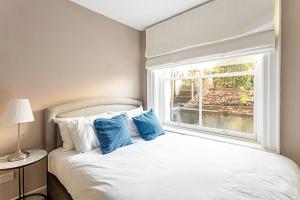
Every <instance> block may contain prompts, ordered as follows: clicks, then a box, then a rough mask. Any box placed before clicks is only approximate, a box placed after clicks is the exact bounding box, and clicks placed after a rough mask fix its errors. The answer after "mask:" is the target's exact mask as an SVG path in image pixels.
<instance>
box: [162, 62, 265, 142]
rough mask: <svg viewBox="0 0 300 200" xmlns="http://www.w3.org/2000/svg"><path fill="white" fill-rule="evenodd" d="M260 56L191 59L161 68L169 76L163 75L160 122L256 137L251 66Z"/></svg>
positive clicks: (253, 68)
mask: <svg viewBox="0 0 300 200" xmlns="http://www.w3.org/2000/svg"><path fill="white" fill-rule="evenodd" d="M261 58H262V56H248V57H240V58H236V59H228V60H219V61H214V62H205V63H193V64H187V65H184V66H177V67H173V68H170V70H169V71H165V73H167V74H166V75H165V76H169V77H170V78H165V79H164V89H163V90H164V91H163V97H164V99H165V100H164V102H165V104H164V106H163V110H164V123H165V124H167V125H173V126H179V127H187V128H194V129H201V130H205V131H209V132H213V133H220V134H226V135H231V136H237V137H243V138H247V139H256V133H255V130H254V118H255V113H254V112H255V110H254V104H255V103H256V100H255V86H256V83H255V81H256V80H257V79H255V69H256V68H257V67H258V64H259V63H260V60H261ZM168 74H169V75H168Z"/></svg>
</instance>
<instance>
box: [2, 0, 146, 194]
mask: <svg viewBox="0 0 300 200" xmlns="http://www.w3.org/2000/svg"><path fill="white" fill-rule="evenodd" d="M143 41H144V39H143V35H142V33H141V32H139V31H136V30H134V29H132V28H129V27H127V26H125V25H122V24H120V23H117V22H115V21H113V20H111V19H108V18H106V17H104V16H101V15H99V14H96V13H93V12H91V11H89V10H87V9H85V8H82V7H80V6H77V5H76V4H73V3H71V2H69V1H67V0H26V1H23V0H21V1H20V0H0V116H1V117H0V155H5V154H7V153H10V152H12V151H14V150H15V146H16V139H17V134H16V131H17V130H16V126H15V125H12V124H7V123H6V122H4V120H3V118H2V116H3V112H4V110H5V106H6V104H7V102H8V100H9V99H11V98H29V99H30V100H31V104H32V107H33V110H34V117H35V122H33V123H29V124H26V125H25V126H24V129H23V133H24V136H23V137H22V140H23V143H22V146H23V148H41V147H43V144H44V124H43V119H44V113H43V109H44V108H46V107H48V106H51V105H55V104H59V103H63V102H67V101H70V100H75V99H79V98H88V97H94V96H112V97H129V98H138V99H142V90H143V87H142V86H141V85H142V84H143V80H142V79H144V72H145V71H144V69H143V59H142V58H143V56H142V52H143V51H144V46H143V45H144V44H143V43H144V42H143ZM45 172H46V163H45V162H42V163H39V164H36V165H34V166H32V167H28V168H27V169H26V173H27V181H26V182H27V187H26V190H27V191H28V190H31V189H33V188H38V187H40V186H43V185H45V180H46V179H45ZM16 194H17V179H15V181H13V182H9V183H6V184H2V185H0V200H4V199H8V198H11V197H13V196H16Z"/></svg>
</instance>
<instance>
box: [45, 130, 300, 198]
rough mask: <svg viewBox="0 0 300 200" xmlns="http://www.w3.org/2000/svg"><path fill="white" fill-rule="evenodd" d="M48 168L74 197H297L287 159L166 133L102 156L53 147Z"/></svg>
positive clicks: (295, 176)
mask: <svg viewBox="0 0 300 200" xmlns="http://www.w3.org/2000/svg"><path fill="white" fill-rule="evenodd" d="M49 171H50V172H51V173H52V174H54V175H55V176H56V177H57V178H58V179H59V180H60V181H61V183H62V184H63V185H64V186H65V187H66V189H67V190H68V191H69V193H70V194H71V195H72V197H73V199H74V200H208V199H209V200H260V199H261V200H299V199H300V172H299V168H298V167H297V165H296V164H295V163H294V162H292V161H291V160H289V159H288V158H286V157H284V156H280V155H276V154H273V153H268V152H265V151H261V150H257V149H252V148H247V147H242V146H238V145H232V144H226V143H221V142H215V141H211V140H206V139H201V138H197V137H191V136H183V135H179V134H172V133H168V134H166V135H164V136H160V137H158V138H156V139H155V140H153V141H150V142H146V141H143V140H141V139H140V140H138V141H137V142H136V143H135V144H132V145H129V146H126V147H123V148H120V149H117V150H116V151H114V152H112V153H110V154H106V155H101V154H100V153H99V149H96V150H93V151H90V152H87V153H82V154H76V153H75V152H74V151H69V152H62V151H61V149H56V150H54V151H53V152H51V153H50V154H49Z"/></svg>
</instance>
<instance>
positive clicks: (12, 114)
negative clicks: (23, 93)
mask: <svg viewBox="0 0 300 200" xmlns="http://www.w3.org/2000/svg"><path fill="white" fill-rule="evenodd" d="M5 119H6V121H8V122H11V123H17V124H18V147H17V151H16V152H15V153H13V154H11V155H9V156H8V161H10V162H13V161H18V160H23V159H25V158H27V157H28V153H24V152H22V151H21V149H20V131H21V124H22V123H26V122H32V121H34V118H33V114H32V110H31V106H30V103H29V100H28V99H13V100H10V101H9V103H8V105H7V108H6V112H5Z"/></svg>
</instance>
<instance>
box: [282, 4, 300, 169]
mask: <svg viewBox="0 0 300 200" xmlns="http://www.w3.org/2000/svg"><path fill="white" fill-rule="evenodd" d="M299 11H300V1H298V0H282V62H281V78H282V80H281V152H282V154H284V155H286V156H288V157H290V158H291V159H293V160H294V161H296V162H297V163H298V165H299V166H300V126H299V125H300V116H299V114H300V88H299V87H300V77H299V76H300V12H299Z"/></svg>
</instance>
